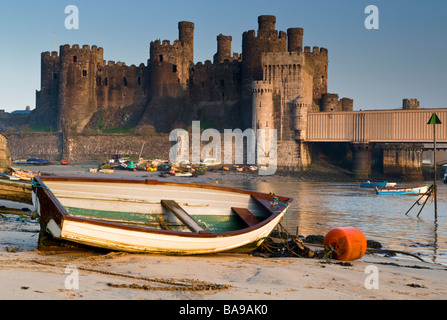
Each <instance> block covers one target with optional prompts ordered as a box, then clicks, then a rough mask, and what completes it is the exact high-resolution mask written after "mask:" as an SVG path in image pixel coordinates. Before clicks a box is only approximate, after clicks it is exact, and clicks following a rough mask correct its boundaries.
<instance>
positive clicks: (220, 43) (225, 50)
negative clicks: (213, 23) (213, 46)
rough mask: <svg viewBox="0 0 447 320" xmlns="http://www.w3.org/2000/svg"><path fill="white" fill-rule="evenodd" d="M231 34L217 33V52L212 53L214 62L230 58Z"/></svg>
mask: <svg viewBox="0 0 447 320" xmlns="http://www.w3.org/2000/svg"><path fill="white" fill-rule="evenodd" d="M231 40H232V37H231V36H224V35H222V33H221V34H219V35H218V36H217V53H216V54H215V55H214V63H222V62H224V61H225V60H231V59H232V56H231Z"/></svg>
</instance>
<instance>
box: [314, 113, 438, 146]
mask: <svg viewBox="0 0 447 320" xmlns="http://www.w3.org/2000/svg"><path fill="white" fill-rule="evenodd" d="M433 113H436V114H437V116H438V117H439V119H440V120H441V122H442V124H441V125H436V140H437V141H439V142H447V108H445V109H418V110H371V111H350V112H349V111H343V112H315V113H308V115H307V121H308V123H307V135H306V137H307V138H306V141H308V142H432V141H433V126H432V125H428V124H427V122H428V121H429V119H430V117H431V115H432V114H433Z"/></svg>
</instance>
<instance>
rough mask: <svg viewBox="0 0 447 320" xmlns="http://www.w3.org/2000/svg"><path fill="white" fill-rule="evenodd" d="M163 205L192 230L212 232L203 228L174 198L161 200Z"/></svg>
mask: <svg viewBox="0 0 447 320" xmlns="http://www.w3.org/2000/svg"><path fill="white" fill-rule="evenodd" d="M161 205H162V206H163V207H165V208H166V209H168V210H169V211H170V212H172V213H173V214H174V215H175V216H176V217H177V218H178V219H179V220H180V221H181V222H182V223H183V224H184V225H185V226H187V227H188V229H189V230H191V231H192V232H197V233H210V231H208V230H205V229H203V228H202V226H201V225H199V224H198V223H197V221H196V220H194V218H193V217H191V216H190V215H189V214H188V212H186V211H185V210H183V208H182V207H180V206H179V205H178V203H177V202H175V201H174V200H161Z"/></svg>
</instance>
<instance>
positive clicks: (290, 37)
mask: <svg viewBox="0 0 447 320" xmlns="http://www.w3.org/2000/svg"><path fill="white" fill-rule="evenodd" d="M302 50H303V29H302V28H289V29H287V51H289V52H294V51H302Z"/></svg>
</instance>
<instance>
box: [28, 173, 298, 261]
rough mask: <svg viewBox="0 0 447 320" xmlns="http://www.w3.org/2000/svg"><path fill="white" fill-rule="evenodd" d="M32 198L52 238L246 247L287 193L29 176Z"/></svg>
mask: <svg viewBox="0 0 447 320" xmlns="http://www.w3.org/2000/svg"><path fill="white" fill-rule="evenodd" d="M33 202H34V205H35V208H36V213H37V214H38V215H39V217H40V221H41V225H42V228H44V229H45V230H47V231H48V232H49V233H50V234H51V235H52V236H53V237H54V238H58V239H63V240H68V241H73V242H77V243H81V244H86V245H90V246H94V247H101V248H107V249H112V250H120V251H127V252H147V253H163V254H204V253H214V252H222V251H238V252H248V251H251V250H253V249H255V248H256V247H257V246H259V245H260V244H261V243H262V241H263V240H264V239H265V238H266V237H267V236H268V235H269V234H270V233H271V231H272V230H273V229H274V228H275V227H276V225H277V224H278V223H279V222H280V220H281V218H282V217H283V215H284V213H285V211H286V210H287V208H288V206H289V205H290V203H291V202H292V199H291V198H286V197H280V196H275V195H271V194H264V193H259V192H251V191H246V190H238V189H232V188H224V187H217V186H206V185H194V184H185V183H172V182H161V181H157V180H145V181H136V180H116V179H106V178H82V179H81V178H67V177H54V176H51V177H36V180H35V182H33Z"/></svg>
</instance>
